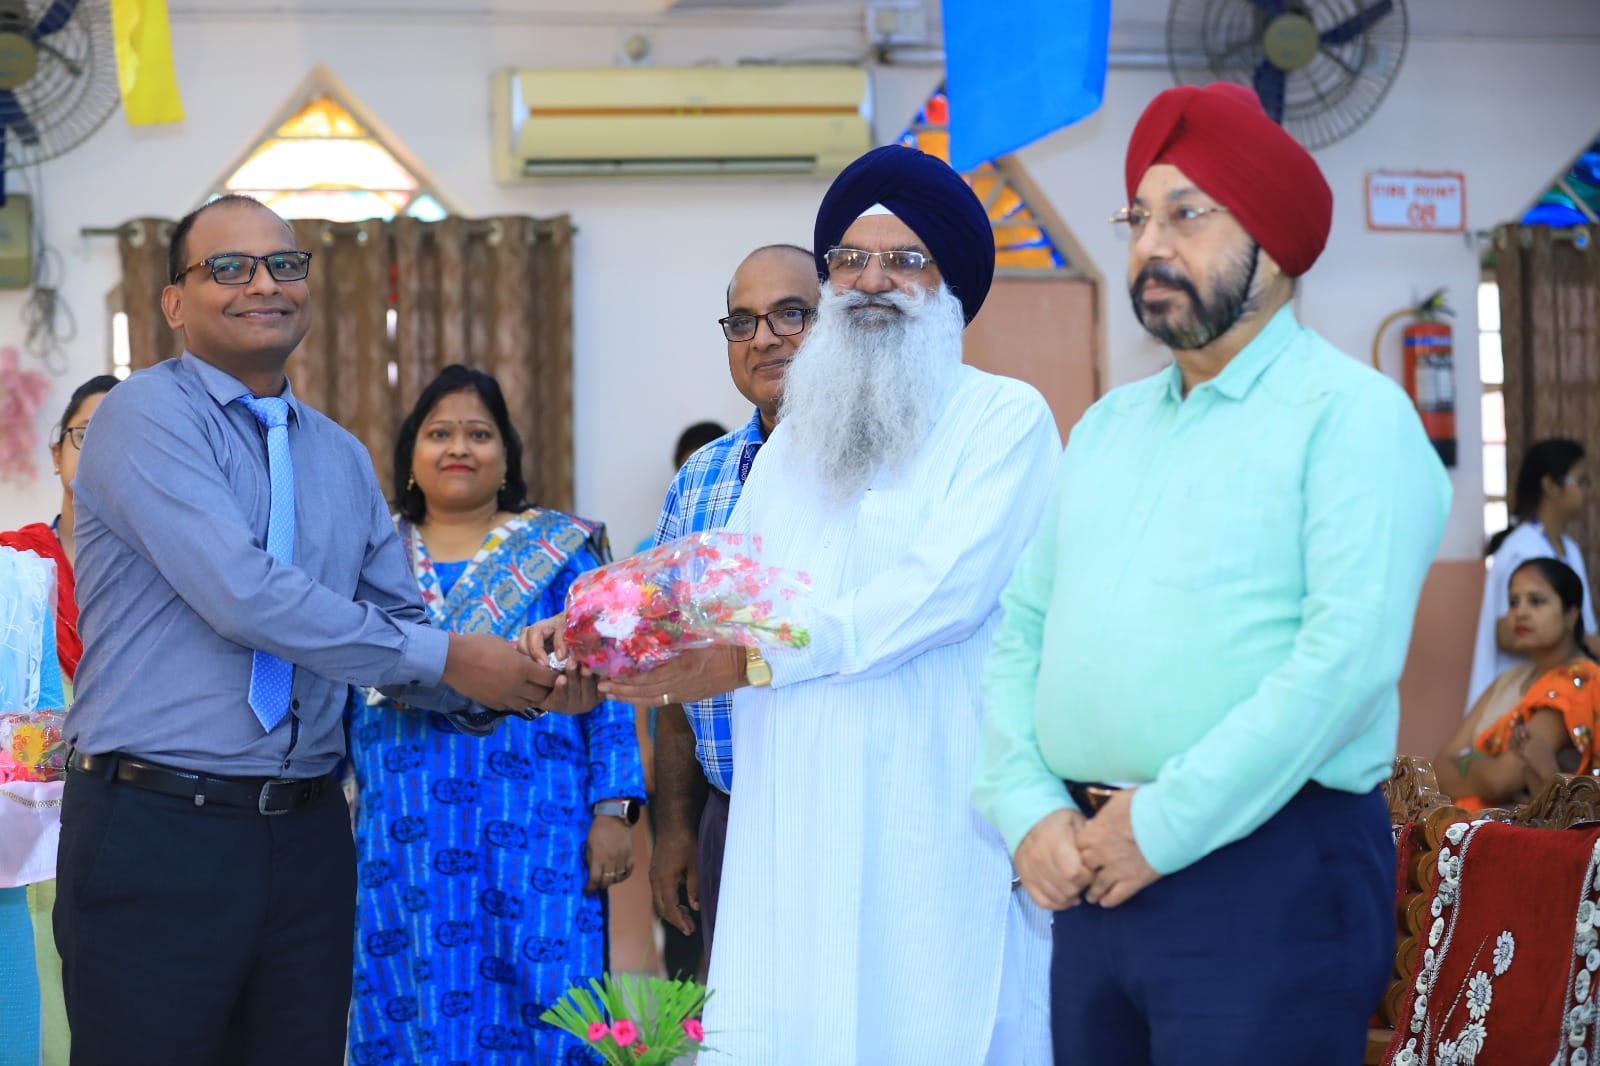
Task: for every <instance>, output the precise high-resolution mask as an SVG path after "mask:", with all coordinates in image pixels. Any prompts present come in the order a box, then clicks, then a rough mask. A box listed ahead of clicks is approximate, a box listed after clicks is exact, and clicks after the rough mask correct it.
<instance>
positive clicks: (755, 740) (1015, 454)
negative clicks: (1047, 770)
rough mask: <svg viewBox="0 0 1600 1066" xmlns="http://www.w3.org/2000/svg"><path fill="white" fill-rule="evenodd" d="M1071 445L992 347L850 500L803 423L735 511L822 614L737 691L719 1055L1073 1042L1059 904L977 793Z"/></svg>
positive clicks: (963, 1053) (1017, 1051)
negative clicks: (899, 457)
mask: <svg viewBox="0 0 1600 1066" xmlns="http://www.w3.org/2000/svg"><path fill="white" fill-rule="evenodd" d="M1060 450H1061V449H1060V440H1059V437H1058V436H1057V432H1056V427H1055V423H1054V421H1053V420H1052V418H1051V415H1050V411H1049V409H1048V407H1047V406H1046V405H1045V403H1044V400H1043V399H1042V398H1041V397H1040V396H1039V394H1038V393H1037V392H1035V391H1034V390H1033V389H1032V388H1031V387H1029V386H1027V385H1025V384H1023V383H1021V382H1019V381H1015V380H1013V379H1010V378H1002V377H996V376H993V375H989V374H985V373H981V372H979V371H977V370H973V369H971V368H968V367H962V368H961V370H960V371H959V372H958V375H957V377H956V380H955V382H954V384H953V385H952V387H951V390H950V392H949V399H948V400H947V402H946V404H945V406H944V408H943V411H942V414H941V415H940V417H939V419H938V421H937V423H936V425H935V427H934V429H933V431H932V433H931V434H930V436H929V438H928V440H927V442H926V443H925V444H924V446H923V448H922V450H921V452H920V453H919V454H918V456H917V457H916V459H915V460H914V461H913V462H912V463H911V464H910V466H909V467H908V469H906V470H904V471H902V472H901V473H900V474H899V475H897V476H893V477H890V476H888V475H884V474H880V476H879V478H878V479H877V480H875V481H874V482H873V485H872V487H871V488H870V489H869V490H868V491H867V492H866V493H865V494H864V496H863V497H862V498H861V499H860V500H858V501H856V502H854V503H851V504H849V505H846V506H845V507H843V508H839V507H834V506H831V505H830V504H828V503H827V501H826V499H825V497H824V495H823V494H822V493H821V492H820V491H819V490H818V489H817V488H816V487H815V485H814V484H812V483H811V482H809V480H808V479H807V478H806V477H805V476H804V474H803V472H802V470H801V469H800V468H799V467H797V465H796V464H795V462H794V457H793V453H792V450H791V442H790V439H789V437H788V435H787V434H785V433H784V429H783V427H782V426H781V425H780V426H779V427H778V429H777V431H776V432H775V433H774V434H773V435H772V438H771V440H770V441H769V442H768V443H767V444H766V446H765V447H764V448H763V449H762V451H761V455H760V458H759V459H758V461H757V462H756V464H755V468H754V470H753V471H752V473H751V475H750V478H749V480H748V482H747V483H746V485H745V487H744V492H743V494H742V495H741V497H740V500H739V504H738V507H737V508H736V509H735V511H734V513H733V516H732V519H731V520H730V523H729V528H730V529H731V530H747V531H750V532H754V533H757V534H759V535H760V536H761V537H762V539H763V542H764V550H763V558H764V560H765V561H766V562H769V563H771V564H774V565H777V566H781V567H785V568H790V569H795V570H803V571H806V572H807V573H809V575H810V577H811V580H812V582H813V592H814V596H813V613H814V615H815V616H816V617H814V618H813V621H814V623H815V624H814V625H813V626H812V637H813V640H812V644H811V646H810V647H808V648H806V649H805V650H804V651H799V652H770V653H768V659H769V661H770V662H771V663H772V670H773V684H772V687H771V688H768V689H749V688H746V689H741V690H739V692H738V693H737V694H736V695H735V697H734V706H733V747H734V765H735V775H734V776H735V779H736V781H737V786H736V787H735V788H734V790H733V803H732V810H731V814H730V819H729V825H728V841H727V851H726V853H725V855H724V858H723V880H722V889H721V899H720V901H719V907H718V913H717V930H716V947H715V950H714V951H713V953H712V963H711V977H710V984H711V987H712V989H714V996H713V998H712V1000H711V1002H710V1004H709V1007H708V1009H707V1012H706V1018H705V1023H706V1030H707V1033H708V1038H707V1039H708V1043H709V1044H711V1045H712V1047H713V1048H714V1049H715V1050H714V1053H709V1054H705V1055H702V1056H701V1062H703V1063H737V1064H740V1066H746V1064H748V1066H821V1064H824V1063H826V1064H829V1066H847V1064H851V1063H859V1064H863V1066H866V1064H871V1066H882V1064H890V1063H914V1062H915V1063H939V1064H941V1066H979V1064H981V1063H985V1062H986V1061H987V1062H994V1063H1001V1062H1003V1063H1006V1064H1007V1066H1013V1064H1027V1063H1041V1064H1043V1063H1047V1062H1048V1061H1049V1029H1048V1027H1049V1017H1048V1002H1049V998H1048V997H1049V989H1048V984H1049V973H1048V967H1049V946H1050V941H1049V936H1050V933H1049V918H1048V916H1047V915H1045V914H1043V913H1042V912H1041V911H1039V909H1038V908H1036V907H1035V906H1034V905H1033V904H1032V903H1031V901H1029V900H1028V899H1027V896H1026V893H1025V892H1023V890H1022V889H1020V888H1017V889H1015V890H1013V886H1012V868H1011V862H1010V859H1009V857H1008V856H1007V854H1006V849H1005V845H1004V843H1003V842H1002V840H1001V838H1000V836H999V834H998V833H997V832H995V830H993V829H992V828H991V827H990V826H989V825H988V823H987V822H985V821H984V820H983V819H982V818H981V817H979V815H978V814H977V813H976V812H975V811H974V810H973V808H972V804H971V802H970V800H969V791H970V788H971V778H972V770H973V764H974V760H975V758H976V755H977V750H978V735H979V726H980V719H981V712H982V696H981V692H980V688H979V684H980V680H981V677H982V673H983V662H984V657H985V655H986V654H987V652H988V650H989V644H990V641H991V639H992V637H993V634H994V630H995V628H996V626H997V624H998V622H999V619H1000V610H999V598H1000V592H1001V590H1002V588H1003V587H1004V585H1005V583H1006V581H1007V580H1008V579H1009V578H1010V576H1011V571H1012V568H1013V566H1014V564H1015V563H1016V560H1017V557H1018V556H1019V555H1020V553H1021V551H1022V548H1023V545H1024V544H1025V543H1026V542H1027V541H1028V539H1029V538H1030V537H1031V536H1032V534H1033V533H1034V531H1035V528H1036V526H1037V525H1038V522H1039V518H1040V515H1041V513H1042V510H1043V506H1044V502H1045V497H1046V495H1047V494H1048V492H1049V489H1050V482H1051V478H1052V476H1053V471H1054V467H1055V463H1056V459H1057V457H1058V456H1059V454H1060ZM1002 979H1004V980H1005V982H1006V994H1005V996H1004V997H1002V996H1001V992H1000V990H1001V985H1002ZM1002 999H1004V1002H1002ZM997 1017H998V1022H997Z"/></svg>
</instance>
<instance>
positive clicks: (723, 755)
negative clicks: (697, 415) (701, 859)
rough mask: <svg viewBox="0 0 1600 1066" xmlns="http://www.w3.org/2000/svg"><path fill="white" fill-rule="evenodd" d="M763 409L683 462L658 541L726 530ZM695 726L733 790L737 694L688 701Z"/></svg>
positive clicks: (757, 443)
mask: <svg viewBox="0 0 1600 1066" xmlns="http://www.w3.org/2000/svg"><path fill="white" fill-rule="evenodd" d="M762 440H763V435H762V432H761V412H760V410H757V411H756V413H755V414H754V415H753V416H752V417H751V419H750V421H749V422H747V423H745V424H744V425H743V426H741V427H740V428H738V429H736V430H734V431H733V432H732V433H729V434H727V435H725V436H722V437H718V438H717V439H716V440H714V441H712V442H711V443H710V444H707V445H706V446H705V447H703V448H701V449H700V450H699V451H697V452H695V453H694V454H693V455H691V456H689V461H688V462H686V463H684V464H683V469H682V470H680V471H678V476H677V477H675V478H673V479H672V487H671V488H669V489H668V490H667V500H666V502H665V503H664V504H662V505H661V521H659V522H657V523H656V544H658V545H660V544H665V543H666V542H667V541H669V540H677V539H678V538H679V537H685V536H688V535H689V534H690V533H703V532H705V531H706V530H711V529H721V528H722V527H723V526H725V525H727V523H728V516H729V515H731V514H733V505H734V504H736V503H738V502H739V490H741V489H743V488H744V479H745V478H746V477H747V476H748V475H749V473H750V464H751V463H753V462H755V458H756V452H758V451H760V449H761V442H762ZM683 709H684V713H686V714H687V715H688V716H689V726H690V728H692V729H693V730H694V748H695V757H696V758H698V759H699V760H700V768H701V769H702V770H704V771H705V773H706V780H707V781H710V782H711V783H712V784H713V785H715V786H716V787H717V788H719V789H721V790H722V791H724V792H731V791H732V790H733V726H732V717H731V716H732V710H733V698H732V697H731V696H727V695H724V696H713V697H712V698H711V699H709V700H701V701H700V702H699V703H686V704H684V705H683Z"/></svg>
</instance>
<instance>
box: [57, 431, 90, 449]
mask: <svg viewBox="0 0 1600 1066" xmlns="http://www.w3.org/2000/svg"><path fill="white" fill-rule="evenodd" d="M88 429H89V427H88V426H68V427H66V428H65V429H63V430H62V431H61V440H62V442H63V443H66V444H70V445H72V446H73V447H74V448H77V449H78V450H80V451H81V450H82V449H83V435H84V433H85V432H87V431H88Z"/></svg>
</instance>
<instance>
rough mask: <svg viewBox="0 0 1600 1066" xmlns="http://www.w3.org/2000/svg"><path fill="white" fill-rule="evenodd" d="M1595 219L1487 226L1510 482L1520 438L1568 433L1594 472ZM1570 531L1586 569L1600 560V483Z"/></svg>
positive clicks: (1599, 410) (1599, 334)
mask: <svg viewBox="0 0 1600 1066" xmlns="http://www.w3.org/2000/svg"><path fill="white" fill-rule="evenodd" d="M1596 240H1600V226H1578V227H1574V228H1571V229H1551V228H1550V227H1548V226H1520V225H1507V226H1501V227H1500V228H1499V229H1497V230H1495V235H1494V267H1495V277H1496V280H1497V281H1498V282H1499V285H1500V339H1501V347H1502V349H1503V351H1504V353H1505V402H1506V469H1507V470H1508V471H1510V477H1511V479H1512V481H1513V482H1514V481H1515V479H1516V471H1517V468H1518V466H1520V465H1521V463H1522V455H1523V453H1524V452H1525V451H1526V450H1527V448H1528V445H1530V444H1532V443H1533V442H1534V441H1537V440H1540V439H1542V438H1544V437H1571V438H1572V439H1573V440H1576V441H1580V442H1581V443H1582V444H1583V446H1584V449H1585V450H1586V451H1587V452H1588V455H1589V459H1588V463H1587V467H1588V469H1589V470H1590V471H1591V472H1593V473H1596V474H1600V248H1596V247H1595V242H1596ZM1587 500H1588V502H1587V504H1586V506H1585V510H1584V514H1583V516H1582V518H1581V519H1580V520H1579V523H1578V528H1577V529H1574V530H1572V535H1573V539H1574V540H1576V541H1577V542H1578V544H1579V545H1580V546H1581V547H1582V549H1583V553H1584V562H1585V564H1586V565H1587V566H1588V569H1589V573H1591V574H1593V573H1596V570H1595V565H1596V561H1597V560H1600V551H1597V549H1600V544H1597V543H1596V540H1595V538H1596V536H1597V535H1600V491H1595V490H1591V491H1590V492H1589V493H1588V496H1587Z"/></svg>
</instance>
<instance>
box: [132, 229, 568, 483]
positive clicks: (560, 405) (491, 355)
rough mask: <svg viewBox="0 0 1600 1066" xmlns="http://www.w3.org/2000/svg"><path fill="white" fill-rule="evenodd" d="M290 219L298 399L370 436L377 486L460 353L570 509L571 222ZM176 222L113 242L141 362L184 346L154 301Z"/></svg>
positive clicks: (538, 473) (293, 369)
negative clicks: (303, 299)
mask: <svg viewBox="0 0 1600 1066" xmlns="http://www.w3.org/2000/svg"><path fill="white" fill-rule="evenodd" d="M294 231H295V240H296V243H297V244H298V245H299V246H300V247H301V248H303V249H305V250H307V251H309V252H311V253H312V260H311V273H310V276H309V277H308V279H307V280H308V283H309V285H310V288H311V298H312V306H313V315H312V324H311V330H310V332H309V333H307V334H306V338H305V340H304V341H303V342H302V343H301V345H300V347H299V348H297V349H296V350H295V352H294V354H293V355H292V356H290V358H289V364H288V368H287V370H288V374H289V377H290V379H291V380H292V381H293V382H294V389H295V392H296V394H297V395H299V396H300V398H301V399H303V400H305V401H306V402H307V403H309V404H311V406H313V407H315V408H317V409H318V410H320V411H322V412H324V413H325V414H327V415H328V416H329V417H330V418H332V419H334V420H335V421H336V422H338V423H339V424H340V425H342V426H344V427H345V428H346V429H348V430H350V432H351V433H353V434H355V435H356V437H357V438H359V439H360V440H361V442H362V443H363V444H365V445H366V446H367V450H368V451H369V452H370V453H371V455H372V463H373V467H374V468H375V469H376V470H377V472H378V480H379V483H380V484H382V485H383V488H384V491H385V492H386V493H390V494H391V495H392V492H393V488H394V486H393V485H391V484H390V481H391V478H390V468H391V466H392V464H393V449H394V434H395V431H396V430H397V429H398V428H399V426H400V422H401V421H402V420H403V419H404V418H405V416H406V413H407V412H408V411H409V410H410V408H411V405H412V404H413V403H415V402H416V399H417V396H418V394H419V393H420V392H421V391H422V389H423V387H424V386H426V385H427V383H428V382H429V381H430V380H432V379H433V377H434V375H435V374H437V373H438V372H439V370H440V369H441V368H442V367H444V366H446V365H447V364H449V363H465V364H467V365H468V366H471V367H476V368H477V369H479V370H483V371H485V372H487V373H489V374H492V375H494V377H495V378H496V379H497V380H498V381H499V382H500V386H501V388H502V389H503V390H504V392H505V396H506V404H507V406H508V407H509V408H510V412H511V421H512V424H513V425H514V426H516V428H517V431H518V432H519V433H521V434H522V437H523V441H524V450H523V474H524V476H525V477H526V479H527V482H528V497H529V499H530V500H531V501H532V502H534V503H537V504H540V505H541V506H545V507H553V508H556V509H558V510H564V511H570V510H571V509H572V500H573V484H572V482H573V473H572V469H573V463H572V225H571V222H570V220H568V219H567V218H566V217H565V216H562V217H558V218H551V219H534V218H523V217H498V218H489V219H463V218H447V219H444V220H443V221H440V222H420V221H418V220H416V219H413V218H404V217H402V218H398V219H395V220H394V221H393V222H382V221H376V220H374V221H369V222H359V223H336V222H324V221H318V220H305V219H302V220H297V221H295V222H294ZM171 232H172V223H171V222H168V221H165V220H159V219H139V220H137V221H136V222H133V223H129V224H128V226H125V227H124V228H123V234H122V236H121V238H120V240H119V245H120V249H121V252H122V264H123V283H122V284H123V301H124V304H125V306H126V307H127V308H128V313H129V329H130V334H131V337H132V345H133V366H134V368H135V369H139V368H142V367H145V366H149V365H151V364H152V363H155V362H158V361H159V360H161V359H163V358H166V357H167V356H169V355H176V354H178V352H179V350H180V345H179V344H178V342H177V340H176V338H174V337H173V336H172V332H171V331H170V330H168V329H167V327H166V322H165V319H164V318H162V316H161V312H160V307H159V302H160V294H161V288H162V286H163V285H164V284H165V280H166V266H165V262H166V249H167V243H168V240H169V239H170V237H171ZM136 307H138V308H139V309H140V311H141V313H142V314H143V315H144V317H143V318H138V319H136V318H135V317H134V313H135V308H136ZM391 314H392V316H393V321H394V324H393V328H392V329H391V328H390V317H391Z"/></svg>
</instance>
